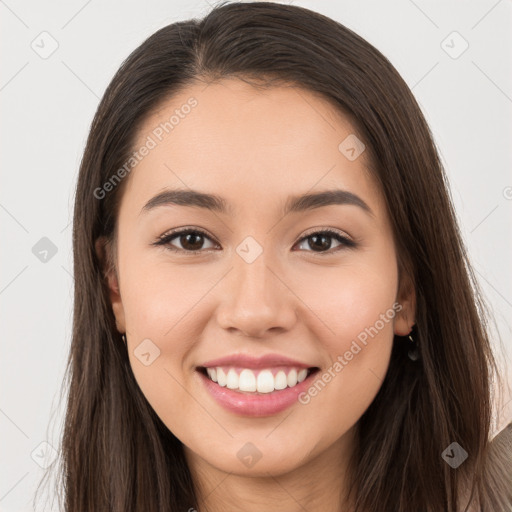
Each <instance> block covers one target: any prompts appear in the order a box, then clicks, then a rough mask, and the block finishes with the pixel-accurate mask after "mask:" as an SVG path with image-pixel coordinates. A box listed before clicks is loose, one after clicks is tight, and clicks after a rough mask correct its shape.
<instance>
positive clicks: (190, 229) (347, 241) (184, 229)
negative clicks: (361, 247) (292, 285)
mask: <svg viewBox="0 0 512 512" xmlns="http://www.w3.org/2000/svg"><path fill="white" fill-rule="evenodd" d="M188 233H200V234H202V235H203V236H204V237H205V238H208V239H209V240H210V241H212V242H214V243H215V244H217V245H218V246H220V244H219V242H217V241H216V240H215V238H214V237H212V236H211V235H210V234H209V233H208V232H207V231H205V230H204V229H202V228H198V227H195V226H181V227H179V228H174V229H171V230H170V231H166V232H165V233H164V234H163V235H160V236H159V237H158V238H157V240H156V241H155V242H153V243H152V244H151V245H155V246H160V245H163V246H167V248H168V249H169V250H171V251H173V252H178V253H183V254H200V253H205V252H209V251H211V250H212V249H211V248H209V249H199V250H197V251H187V250H185V249H180V248H179V247H173V246H171V245H170V240H172V239H174V238H177V237H179V236H181V235H186V234H188ZM317 234H327V235H328V237H330V238H334V239H335V240H337V241H338V242H339V243H340V246H339V247H342V248H345V249H352V248H355V247H357V246H358V242H356V241H354V240H353V239H352V238H351V237H350V236H349V235H347V234H346V233H345V232H343V231H341V230H338V229H335V228H327V227H325V228H322V227H315V228H310V229H309V230H307V231H306V232H305V233H304V234H303V235H302V236H301V237H300V238H299V239H298V240H297V242H295V243H294V244H293V247H295V246H296V245H297V244H300V243H303V242H304V241H305V240H307V239H308V238H309V237H310V236H312V235H317ZM213 250H217V249H213ZM338 250H339V248H335V249H334V250H332V249H328V250H327V251H318V252H317V251H305V252H310V253H312V254H316V255H322V254H333V253H335V252H337V251H338Z"/></svg>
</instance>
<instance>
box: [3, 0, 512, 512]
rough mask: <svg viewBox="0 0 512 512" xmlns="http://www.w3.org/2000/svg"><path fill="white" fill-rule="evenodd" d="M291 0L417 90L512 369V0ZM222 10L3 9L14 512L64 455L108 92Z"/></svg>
mask: <svg viewBox="0 0 512 512" xmlns="http://www.w3.org/2000/svg"><path fill="white" fill-rule="evenodd" d="M285 3H293V4H295V5H301V6H304V7H308V8H310V9H313V10H316V11H318V12H321V13H323V14H325V15H327V16H330V17H332V18H334V19H336V20H338V21H340V22H342V23H343V24H345V25H346V26H348V27H349V28H351V29H352V30H354V31H355V32H357V33H359V34H360V35H361V36H363V37H364V38H366V39H367V40H368V41H369V42H370V43H372V44H373V45H375V46H376V47H377V48H378V49H379V50H380V51H382V53H384V55H386V56H387V57H388V58H389V59H390V60H391V62H392V63H393V64H394V65H395V67H396V68H397V69H398V71H399V72H400V73H401V74H402V76H403V77H404V79H405V80H406V82H407V83H408V84H409V86H410V87H411V88H412V90H413V92H414V94H415V96H416V98H417V99H418V101H419V103H420V105H421V107H422V109H423V112H424V114H425V116H426V118H427V121H428V122H429V124H430V126H431V129H432V132H433V134H434V137H435V140H436V143H437V145H438V147H439V151H440V153H441V156H442V159H443V162H444V164H445V166H446V169H447V173H448V176H449V180H450V184H451V189H452V195H453V201H454V204H455V207H456V210H457V213H458V217H459V220H460V226H461V230H462V233H463V236H464V239H465V241H466V244H467V247H468V250H469V254H470V257H471V260H472V262H473V265H474V268H475V270H476V275H477V276H478V278H479V280H480V283H481V286H482V289H483V291H484V293H485V296H486V298H487V299H488V301H489V303H490V305H491V307H492V309H493V311H494V314H495V317H496V324H497V327H496V330H497V332H496V333H495V334H494V339H495V345H496V346H497V347H498V348H499V342H498V333H499V334H500V336H501V339H502V342H503V346H504V350H505V351H506V352H504V353H499V356H498V357H499V358H500V361H502V364H503V366H505V365H506V364H508V363H509V362H510V360H511V359H512V346H511V345H512V343H511V325H512V322H511V313H512V287H511V282H512V278H511V269H510V262H511V261H512V259H511V253H512V247H511V237H510V234H511V232H512V231H511V224H512V176H511V173H510V169H511V160H512V153H511V151H510V145H511V144H510V143H511V140H512V139H511V132H512V127H511V124H512V122H511V119H512V118H511V115H510V114H511V110H512V73H511V72H510V70H511V67H510V62H512V56H511V53H512V35H511V34H512V31H511V30H510V28H511V23H510V22H511V17H512V1H511V0H500V1H496V0H481V1H478V2H477V1H464V2H460V1H454V0H451V1H446V0H443V1H435V2H434V1H432V2H427V1H420V0H415V1H414V2H413V1H412V0H397V1H393V2H382V1H377V0H372V1H359V0H353V1H350V0H344V1H336V2H335V1H327V0H325V1H316V2H314V1H295V2H285ZM212 5H213V4H212ZM209 9H210V5H209V4H208V2H207V1H206V0H197V1H172V2H171V1H169V0H166V1H161V0H151V1H146V2H142V1H139V2H135V1H133V0H131V1H124V2H120V1H103V2H99V1H98V0H96V1H94V0H89V1H84V0H72V1H67V2H64V1H60V2H51V3H50V2H35V1H32V2H21V1H16V0H6V1H1V0H0V14H1V18H0V26H1V52H2V62H3V66H2V75H1V78H0V101H1V105H2V122H1V129H2V141H3V146H2V151H1V156H2V167H1V169H2V171H1V172H2V175H1V180H2V187H1V189H0V220H1V224H0V225H1V230H2V234H1V236H2V244H1V246H0V251H1V255H2V260H1V261H2V265H1V269H2V273H1V275H0V306H1V314H2V317H1V318H2V323H1V326H2V337H1V341H0V343H1V350H2V358H1V362H0V379H1V389H2V394H1V395H0V442H1V445H2V446H1V453H2V458H1V461H2V467H1V473H0V510H2V511H25V510H33V508H32V505H31V501H32V495H33V492H34V490H35V486H36V485H37V483H38V482H39V480H40V478H41V476H42V474H43V469H42V468H41V467H40V466H41V465H44V464H47V463H48V461H51V460H52V454H53V453H54V452H53V448H52V447H54V449H55V450H58V445H59V437H60V431H61V426H62V418H63V412H64V406H65V403H64V402H61V403H60V402H59V396H60V395H59V393H60V389H61V385H62V376H63V371H64V365H65V361H66V357H67V352H68V348H69V344H70V335H71V312H72V297H73V295H72V286H73V277H72V273H71V270H72V255H71V225H70V221H71V218H72V206H73V190H74V186H75V181H76V177H77V171H78V166H79V162H80V158H81V154H82V151H83V148H84V144H85V140H86V136H87V133H88V129H89V125H90V123H91V120H92V117H93V115H94V112H95V109H96V107H97V104H98V102H99V98H100V97H101V95H102V94H103V92H104V90H105V88H106V86H107V84H108V83H109V81H110V79H111V78H112V76H113V74H114V73H115V71H116V70H117V68H118V67H119V65H120V64H121V62H122V60H123V59H124V58H125V57H127V56H128V54H129V53H130V52H131V51H132V50H133V49H135V48H136V47H137V46H138V45H139V44H140V43H141V42H142V41H143V40H144V39H145V38H146V37H148V36H149V35H150V34H152V33H153V32H155V31H156V30H157V29H159V28H161V27H163V26H164V25H167V24H169V23H172V22H174V21H178V20H183V19H188V18H191V17H202V16H203V15H205V14H206V13H207V12H208V11H209ZM454 31H456V32H457V33H458V34H453V32H454ZM42 32H47V33H48V34H43V35H41V33H42ZM57 44H58V47H57V48H56V50H55V51H54V52H53V53H52V54H51V55H49V56H48V55H47V54H46V53H49V52H50V51H51V50H52V49H53V48H52V45H54V46H55V45H57ZM466 44H468V45H469V46H468V48H467V49H466V50H465V51H464V52H463V53H461V52H462V50H464V48H465V46H466ZM45 52H46V53H45ZM44 237H46V238H47V239H48V240H46V239H44V240H42V241H41V239H42V238H44ZM45 250H46V251H48V252H47V253H45V252H44V251H45ZM55 251H56V252H55ZM507 262H508V263H507ZM507 359H508V361H507ZM509 382H510V379H509ZM510 397H511V395H510V393H509V392H508V393H507V394H506V395H504V398H503V399H502V402H501V403H499V404H498V406H497V407H498V408H499V409H500V410H501V416H500V419H499V421H498V423H497V425H501V427H503V426H504V425H505V423H506V422H507V421H510V420H511V419H512V407H511V405H512V402H511V401H510ZM507 402H508V405H507ZM41 443H43V444H41ZM45 443H48V444H45ZM45 461H46V462H45ZM43 503H44V500H42V499H41V501H40V504H38V505H37V507H36V510H43ZM48 508H50V506H49V504H48ZM54 510H57V508H56V506H55V508H54Z"/></svg>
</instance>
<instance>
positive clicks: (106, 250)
mask: <svg viewBox="0 0 512 512" xmlns="http://www.w3.org/2000/svg"><path fill="white" fill-rule="evenodd" d="M94 246H95V249H96V255H97V257H98V260H99V262H100V266H101V270H102V275H103V278H104V280H105V284H106V285H107V288H108V291H109V299H110V303H111V305H112V311H113V312H114V317H115V319H116V328H117V330H118V331H119V332H120V333H123V334H124V333H125V332H126V321H125V316H124V307H123V301H122V299H121V293H120V290H119V279H118V276H117V270H116V265H115V261H114V255H113V250H112V246H111V243H110V242H109V241H108V240H107V239H106V237H104V236H101V237H99V238H98V239H97V240H96V242H95V244H94Z"/></svg>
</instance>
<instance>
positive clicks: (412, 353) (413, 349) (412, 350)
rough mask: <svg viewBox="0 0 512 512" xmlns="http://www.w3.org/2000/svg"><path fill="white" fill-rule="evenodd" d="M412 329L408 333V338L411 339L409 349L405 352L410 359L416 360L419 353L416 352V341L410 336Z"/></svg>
mask: <svg viewBox="0 0 512 512" xmlns="http://www.w3.org/2000/svg"><path fill="white" fill-rule="evenodd" d="M413 327H414V326H413ZM411 333H412V329H411V332H410V333H409V335H408V338H409V340H410V341H411V342H410V343H409V351H408V352H407V356H408V357H409V359H410V360H411V361H417V360H418V359H419V357H420V354H419V352H418V343H417V341H416V340H415V339H414V338H413V337H412V334H411Z"/></svg>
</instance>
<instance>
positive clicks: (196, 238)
mask: <svg viewBox="0 0 512 512" xmlns="http://www.w3.org/2000/svg"><path fill="white" fill-rule="evenodd" d="M202 238H203V235H200V234H195V233H188V234H186V235H182V236H181V240H180V241H181V245H182V247H183V248H184V249H189V250H191V251H197V250H199V249H200V248H201V245H202ZM183 240H186V241H185V243H183ZM194 245H196V246H194Z"/></svg>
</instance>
